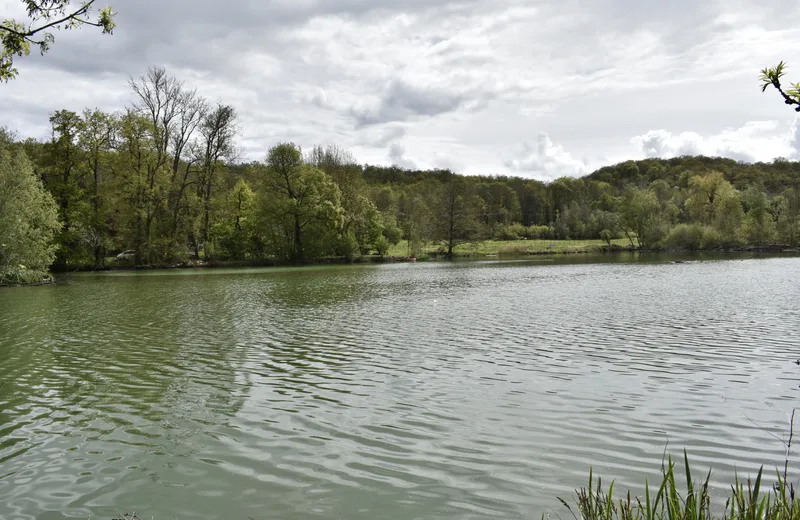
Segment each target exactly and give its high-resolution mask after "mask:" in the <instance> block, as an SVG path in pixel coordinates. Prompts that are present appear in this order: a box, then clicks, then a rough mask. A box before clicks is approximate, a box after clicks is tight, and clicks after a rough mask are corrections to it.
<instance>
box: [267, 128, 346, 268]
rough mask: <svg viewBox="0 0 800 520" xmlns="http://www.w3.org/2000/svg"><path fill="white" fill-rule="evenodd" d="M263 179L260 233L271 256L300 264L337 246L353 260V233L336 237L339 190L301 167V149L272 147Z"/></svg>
mask: <svg viewBox="0 0 800 520" xmlns="http://www.w3.org/2000/svg"><path fill="white" fill-rule="evenodd" d="M262 174H263V178H262V181H261V182H262V188H263V189H262V192H261V202H260V206H261V211H262V217H263V220H262V225H263V227H262V233H263V235H264V237H265V241H266V243H268V244H270V245H271V249H272V255H273V256H275V257H277V258H281V259H284V260H293V261H296V262H301V263H302V262H304V261H305V260H306V259H307V258H314V257H318V256H326V255H328V254H332V253H334V252H335V251H334V246H336V245H338V246H339V247H341V248H345V249H346V255H351V257H352V254H353V251H352V249H351V248H350V246H351V245H352V243H353V242H352V240H355V234H354V233H352V234H351V233H344V234H340V232H341V231H342V228H343V225H344V210H343V208H342V206H341V193H340V190H339V187H338V186H337V185H336V183H335V182H334V181H333V180H332V179H331V178H330V177H329V176H327V175H326V174H325V173H324V172H323V171H321V170H319V169H317V168H314V167H312V166H309V165H307V164H304V163H303V160H302V152H301V150H300V148H298V147H297V146H295V145H294V144H293V143H281V144H278V145H276V146H274V147H273V148H271V149H270V151H269V153H268V156H267V164H266V167H265V168H263V169H262ZM337 237H341V238H342V240H337ZM355 243H356V249H357V241H356V242H355Z"/></svg>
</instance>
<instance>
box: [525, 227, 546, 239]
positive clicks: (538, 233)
mask: <svg viewBox="0 0 800 520" xmlns="http://www.w3.org/2000/svg"><path fill="white" fill-rule="evenodd" d="M525 236H526V237H527V238H529V239H541V238H549V237H550V226H528V229H527V230H526V235H525Z"/></svg>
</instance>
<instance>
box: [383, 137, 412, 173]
mask: <svg viewBox="0 0 800 520" xmlns="http://www.w3.org/2000/svg"><path fill="white" fill-rule="evenodd" d="M389 161H390V162H391V164H392V166H399V167H400V168H406V169H409V170H413V169H416V167H417V165H416V164H415V163H414V161H412V160H410V159H409V158H408V157H406V149H405V148H404V147H403V146H402V145H400V144H398V143H394V144H392V145H391V146H390V147H389Z"/></svg>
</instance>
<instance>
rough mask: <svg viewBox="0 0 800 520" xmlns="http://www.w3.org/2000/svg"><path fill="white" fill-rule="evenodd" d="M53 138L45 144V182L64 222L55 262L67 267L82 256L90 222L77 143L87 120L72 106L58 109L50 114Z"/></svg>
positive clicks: (79, 150) (80, 152)
mask: <svg viewBox="0 0 800 520" xmlns="http://www.w3.org/2000/svg"><path fill="white" fill-rule="evenodd" d="M50 124H51V126H52V138H51V139H50V141H49V142H48V143H46V144H45V147H44V150H45V154H44V158H43V159H44V160H43V161H42V165H43V166H44V168H43V177H44V182H45V186H46V187H47V188H48V190H49V191H50V193H51V194H52V195H53V197H55V200H56V203H57V204H58V210H59V219H60V220H61V222H62V224H63V226H62V229H61V233H60V236H59V238H58V242H59V248H58V250H57V252H56V264H58V265H59V266H60V267H62V268H63V267H64V266H66V265H67V264H69V263H70V262H72V261H79V260H80V257H81V251H80V246H81V244H82V243H81V239H82V238H83V234H84V232H85V230H86V228H87V225H88V224H89V222H88V219H89V214H88V207H87V205H86V200H85V197H84V190H83V186H82V176H83V175H84V174H85V170H84V169H83V168H82V166H83V165H84V162H85V160H84V154H83V151H82V150H81V148H80V146H79V145H78V139H79V136H80V134H81V133H82V132H83V127H84V122H83V119H82V118H81V116H80V115H78V114H76V113H75V112H72V111H71V110H58V111H56V112H55V113H53V115H52V116H50Z"/></svg>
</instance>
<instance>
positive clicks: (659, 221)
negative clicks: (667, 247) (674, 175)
mask: <svg viewBox="0 0 800 520" xmlns="http://www.w3.org/2000/svg"><path fill="white" fill-rule="evenodd" d="M620 206H621V207H620V209H621V211H620V216H621V224H622V227H623V231H624V232H625V235H626V236H627V237H628V240H629V241H630V243H631V245H633V235H635V236H636V240H637V242H638V243H639V247H654V246H656V245H658V243H659V242H661V240H662V239H663V238H664V237H665V236H666V235H667V233H668V232H669V229H670V227H671V225H672V220H673V219H674V216H675V213H676V212H677V208H675V206H674V204H672V203H671V202H662V201H659V199H658V195H657V194H656V192H655V190H653V189H648V188H645V189H641V188H637V187H635V186H628V188H627V189H626V191H625V194H624V196H623V198H622V200H621V201H620Z"/></svg>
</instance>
